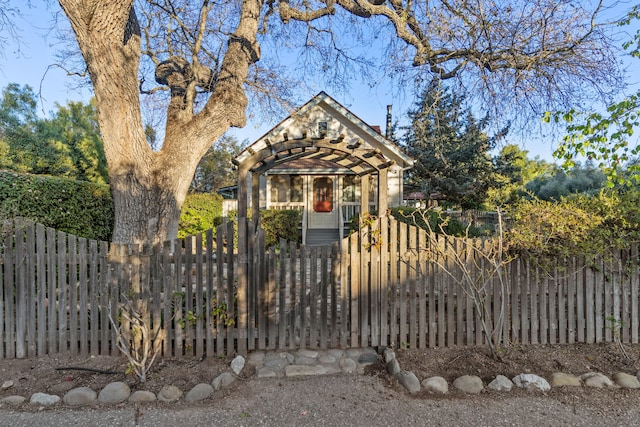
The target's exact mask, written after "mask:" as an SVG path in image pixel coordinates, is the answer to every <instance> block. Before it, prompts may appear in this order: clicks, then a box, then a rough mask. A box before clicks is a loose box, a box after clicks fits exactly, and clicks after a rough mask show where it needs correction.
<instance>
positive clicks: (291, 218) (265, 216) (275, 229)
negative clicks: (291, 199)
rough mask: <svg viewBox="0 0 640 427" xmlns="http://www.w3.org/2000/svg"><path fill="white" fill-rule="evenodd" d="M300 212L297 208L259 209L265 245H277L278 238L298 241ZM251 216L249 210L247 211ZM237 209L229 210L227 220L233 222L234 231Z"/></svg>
mask: <svg viewBox="0 0 640 427" xmlns="http://www.w3.org/2000/svg"><path fill="white" fill-rule="evenodd" d="M301 215H302V212H301V211H299V210H295V209H291V210H276V209H264V210H261V211H260V227H261V228H262V229H263V230H264V233H265V237H264V239H265V245H266V246H267V247H270V246H277V245H278V244H279V243H280V239H284V240H286V241H287V242H300V230H298V227H299V225H300V221H301V220H302V218H301ZM249 217H251V212H249ZM237 218H238V211H237V210H232V211H229V220H231V221H233V222H234V223H235V229H236V232H237V230H238V221H237Z"/></svg>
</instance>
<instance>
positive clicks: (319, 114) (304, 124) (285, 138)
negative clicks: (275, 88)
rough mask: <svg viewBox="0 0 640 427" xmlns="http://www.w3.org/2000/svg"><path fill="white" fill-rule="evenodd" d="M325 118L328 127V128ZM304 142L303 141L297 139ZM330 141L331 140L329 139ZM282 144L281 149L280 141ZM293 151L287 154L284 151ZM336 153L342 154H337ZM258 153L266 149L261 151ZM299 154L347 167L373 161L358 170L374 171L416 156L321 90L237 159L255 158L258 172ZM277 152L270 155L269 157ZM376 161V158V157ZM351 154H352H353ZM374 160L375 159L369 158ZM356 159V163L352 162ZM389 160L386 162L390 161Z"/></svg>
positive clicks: (238, 161) (410, 161)
mask: <svg viewBox="0 0 640 427" xmlns="http://www.w3.org/2000/svg"><path fill="white" fill-rule="evenodd" d="M321 123H323V126H324V129H326V132H324V133H323V130H322V126H319V125H320V124H321ZM295 141H298V143H295ZM327 141H329V143H327ZM276 144H279V145H278V148H277V149H275V148H274V146H275V145H276ZM285 151H286V152H287V153H284V154H283V152H285ZM336 152H339V153H341V154H339V155H334V154H335V153H336ZM256 153H262V154H261V155H257V154H256ZM287 154H288V155H289V157H290V159H289V160H294V159H298V158H316V159H324V160H329V161H336V160H337V159H340V160H339V161H340V162H341V163H338V162H337V161H336V164H337V165H339V166H341V167H348V168H349V165H351V166H354V165H355V164H356V163H358V162H359V163H358V164H360V163H363V162H365V163H367V164H368V166H369V169H367V168H366V167H362V168H360V169H358V170H356V171H355V172H356V173H363V174H364V173H367V172H371V171H372V169H380V168H383V167H389V166H390V165H393V164H396V165H398V166H399V167H401V168H402V169H408V168H410V167H411V166H413V162H414V161H413V159H411V157H409V156H408V155H406V154H405V153H404V152H403V151H402V150H401V149H400V147H398V146H397V145H396V144H394V143H393V142H392V141H390V140H389V139H387V138H385V137H384V136H383V135H382V134H380V132H379V131H377V130H376V129H375V128H374V127H372V126H370V125H368V124H367V123H365V122H364V121H363V120H362V119H360V118H359V117H358V116H356V115H355V114H353V113H352V112H351V111H349V110H348V109H347V108H345V107H344V106H343V105H342V104H340V103H339V102H337V101H336V100H335V99H333V98H332V97H330V96H329V95H327V94H326V93H325V92H320V93H318V94H317V95H316V96H314V97H313V98H311V99H310V100H309V101H308V102H307V103H305V104H304V105H303V106H301V107H300V108H298V109H297V110H296V111H295V112H293V113H292V114H291V115H290V116H288V117H287V118H285V119H284V120H282V121H281V122H280V123H279V124H277V125H276V126H275V127H273V128H272V129H271V130H270V131H268V132H267V133H265V134H264V135H263V136H261V137H260V138H258V139H257V140H256V141H255V142H254V143H252V144H251V145H250V146H249V147H247V148H245V149H244V150H243V151H242V152H241V153H240V154H238V156H236V158H235V159H234V162H235V163H236V164H242V163H243V162H250V163H252V162H254V161H255V165H250V167H251V168H253V169H254V170H255V171H259V172H265V171H266V170H268V169H269V168H272V167H275V166H277V165H281V164H283V163H285V162H286V161H287ZM269 155H271V158H270V160H265V159H267V157H269ZM374 157H375V158H376V159H377V160H376V161H372V160H373V158H374ZM347 158H349V159H347ZM366 159H370V160H366ZM349 162H351V163H349ZM385 165H386V166H385Z"/></svg>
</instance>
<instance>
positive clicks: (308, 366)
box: [0, 348, 379, 407]
mask: <svg viewBox="0 0 640 427" xmlns="http://www.w3.org/2000/svg"><path fill="white" fill-rule="evenodd" d="M378 360H379V355H378V353H377V352H376V351H375V350H374V349H370V348H368V349H347V350H319V351H315V350H298V351H295V352H287V351H269V352H265V351H256V352H253V353H251V354H250V355H249V356H248V359H247V360H245V358H244V357H242V356H237V357H236V358H234V359H233V360H232V361H231V363H230V365H229V367H230V371H228V372H223V373H221V374H220V375H218V376H217V377H216V378H214V379H213V381H211V383H200V384H196V385H195V386H194V387H193V388H191V389H190V390H188V391H186V392H185V391H183V390H181V389H180V388H178V387H176V386H173V385H165V386H164V387H163V388H162V389H161V390H160V391H159V392H158V393H157V395H156V394H155V393H152V392H150V391H146V390H137V391H133V392H132V391H131V389H130V387H129V386H128V385H127V384H126V383H124V382H120V381H117V382H112V383H109V384H107V385H106V386H105V387H104V388H103V389H102V390H100V391H99V392H96V391H95V390H93V389H91V388H89V387H76V388H73V389H71V390H69V391H67V392H66V393H65V394H64V395H63V396H62V397H60V396H58V395H56V394H47V393H33V394H32V395H31V397H30V398H29V399H27V398H26V397H25V396H18V395H12V396H7V397H4V398H2V399H0V404H8V405H21V404H27V403H28V404H30V405H36V406H39V407H46V406H53V405H58V404H64V405H66V406H73V407H81V406H92V405H96V404H103V405H116V404H122V403H127V402H128V403H145V402H155V401H160V402H177V401H180V400H183V401H185V402H198V401H201V400H205V399H207V398H209V397H210V396H212V395H213V394H214V392H215V391H216V390H220V389H223V388H226V387H229V386H230V385H232V384H233V383H234V382H235V381H236V379H237V378H238V376H239V375H240V373H241V372H242V370H243V369H244V367H245V365H246V364H248V365H250V366H253V367H254V368H255V371H256V377H258V378H283V377H296V376H310V375H327V374H363V373H364V370H365V367H366V366H368V365H372V364H374V363H376V362H377V361H378ZM12 386H13V382H12V381H11V380H8V381H5V382H4V383H3V384H2V390H8V389H10V388H11V387H12Z"/></svg>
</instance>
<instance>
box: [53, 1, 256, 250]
mask: <svg viewBox="0 0 640 427" xmlns="http://www.w3.org/2000/svg"><path fill="white" fill-rule="evenodd" d="M59 3H60V5H61V7H62V9H63V10H64V12H65V14H66V15H67V17H68V18H69V21H70V22H71V26H72V28H73V30H74V32H75V34H76V39H77V41H78V45H79V47H80V51H81V52H82V56H83V58H84V60H85V63H86V65H87V69H88V72H89V75H90V77H91V81H92V83H93V88H94V93H95V96H96V107H97V110H98V121H99V123H100V130H101V133H102V139H103V141H104V147H105V154H106V157H107V162H108V164H109V179H110V183H111V188H112V194H113V200H114V204H115V224H114V233H113V239H112V240H113V241H114V242H117V243H140V242H146V243H156V242H161V241H164V240H167V239H172V238H174V237H175V236H176V235H177V231H178V221H179V218H180V209H181V208H182V203H183V201H184V198H185V196H186V194H187V191H188V188H189V183H190V182H191V179H192V177H193V174H194V172H195V169H196V166H197V164H198V161H199V160H200V159H201V158H202V156H203V155H204V154H205V153H206V151H207V149H208V148H209V147H210V146H211V144H212V143H213V142H215V141H216V140H217V139H218V138H220V137H221V136H222V135H223V134H224V132H226V130H227V129H229V127H231V126H238V127H241V126H244V124H245V120H246V118H245V109H246V106H247V98H246V96H245V94H244V91H243V87H242V85H243V83H244V81H245V79H246V77H247V72H248V68H249V65H250V64H251V63H253V62H255V61H257V60H258V57H259V48H258V45H257V43H256V33H257V29H258V17H259V15H260V8H261V1H260V0H245V1H244V2H243V3H242V15H241V19H240V21H239V23H238V25H237V27H236V31H235V32H234V34H233V36H232V37H231V38H230V41H229V46H228V50H227V54H226V55H225V58H224V60H223V62H222V66H221V68H220V73H219V76H218V82H217V83H216V86H215V87H214V88H212V94H211V96H210V98H209V100H208V102H207V104H206V106H205V108H203V109H202V111H200V112H199V113H198V114H194V108H193V105H192V104H189V103H185V102H184V100H185V99H191V100H192V99H193V97H184V96H172V100H171V103H170V104H169V107H168V114H167V117H168V118H167V125H166V131H165V140H164V144H163V147H162V149H161V151H160V152H154V151H153V150H152V149H151V147H150V146H149V144H148V143H147V139H146V136H145V133H144V128H143V125H142V117H141V111H140V98H139V96H140V94H139V87H138V85H139V81H138V67H139V64H140V58H141V48H140V28H139V26H138V22H137V18H136V15H135V12H134V10H133V0H111V1H104V0H84V1H82V2H80V1H78V0H59ZM187 90H190V91H192V93H195V90H196V87H195V84H190V85H189V87H187ZM172 94H173V92H172Z"/></svg>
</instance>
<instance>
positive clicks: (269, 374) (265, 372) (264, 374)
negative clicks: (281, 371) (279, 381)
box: [256, 368, 277, 378]
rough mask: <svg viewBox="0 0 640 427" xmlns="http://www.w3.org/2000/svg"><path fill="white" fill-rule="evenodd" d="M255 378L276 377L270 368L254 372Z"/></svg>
mask: <svg viewBox="0 0 640 427" xmlns="http://www.w3.org/2000/svg"><path fill="white" fill-rule="evenodd" d="M256 376H257V377H258V378H273V377H276V376H277V374H276V373H275V372H274V371H273V369H270V368H260V369H258V370H257V372H256Z"/></svg>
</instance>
